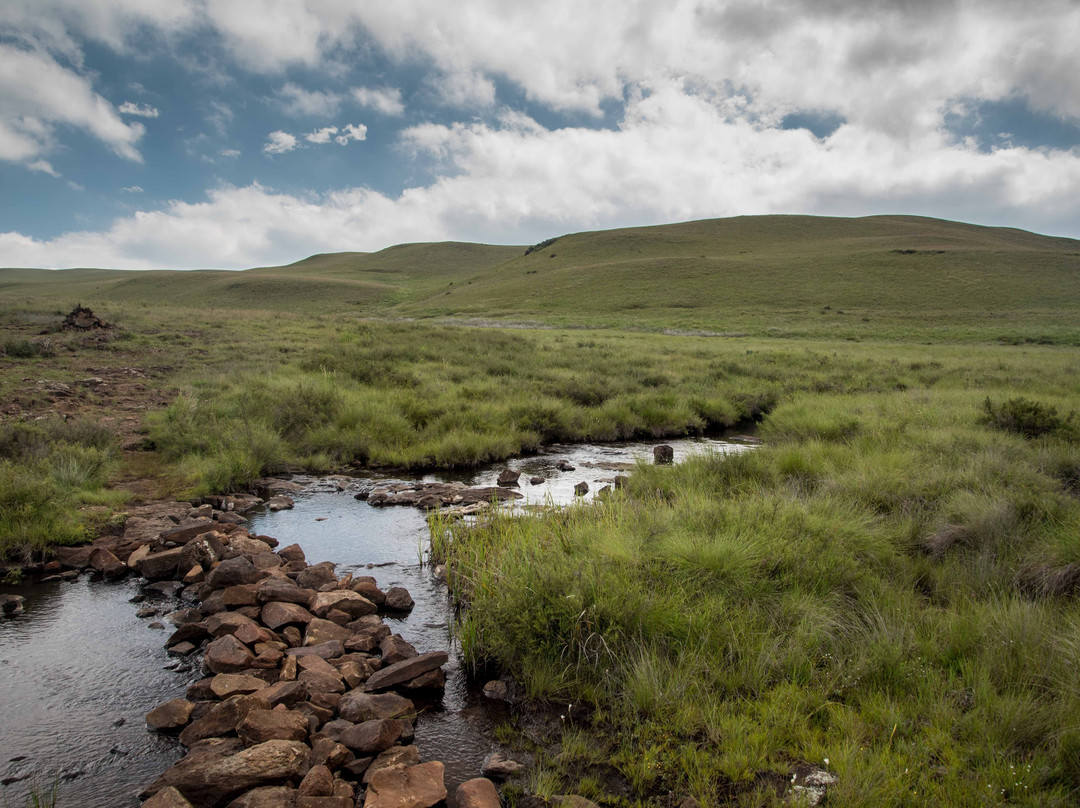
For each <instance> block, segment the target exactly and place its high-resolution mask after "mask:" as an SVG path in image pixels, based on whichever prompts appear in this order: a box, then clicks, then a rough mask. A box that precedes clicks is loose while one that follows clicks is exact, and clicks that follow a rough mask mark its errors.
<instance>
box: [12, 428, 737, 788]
mask: <svg viewBox="0 0 1080 808" xmlns="http://www.w3.org/2000/svg"><path fill="white" fill-rule="evenodd" d="M667 443H668V444H669V445H671V446H672V447H673V448H674V449H675V461H676V462H679V461H680V460H681V459H683V458H685V457H686V456H688V455H691V454H700V453H704V452H717V453H727V452H733V451H740V450H742V449H743V448H745V446H746V444H745V443H741V442H735V441H725V440H710V439H703V438H702V439H692V438H687V439H682V440H673V441H668V442H667ZM653 445H654V444H653V443H631V444H618V445H588V444H583V445H573V446H553V447H550V448H549V449H548V450H547V451H546V452H544V453H543V454H539V455H536V456H532V457H526V458H518V459H514V460H511V461H508V462H507V463H502V464H498V465H495V466H491V467H489V468H485V469H481V470H479V471H475V472H469V473H464V474H462V473H440V474H431V475H427V476H425V477H424V478H423V479H424V480H425V481H442V482H450V481H460V482H464V483H466V484H468V485H475V486H480V485H485V486H486V485H494V484H495V480H496V478H497V477H498V474H499V472H500V471H501V470H502V469H503V468H506V467H507V466H509V467H510V468H512V469H514V470H515V471H522V477H521V493H522V494H524V495H525V497H526V499H524V500H519V501H518V504H519V505H520V504H534V503H535V504H544V503H546V502H552V503H555V504H565V503H568V502H571V501H573V500H574V499H575V495H574V486H575V485H576V484H577V483H579V482H582V481H585V482H587V483H588V484H589V489H590V491H589V493H588V494H587V495H586V496H585V497H584V498H585V499H586V500H588V499H591V498H592V497H593V496H595V494H596V492H597V491H598V490H599V489H600V488H601V487H603V485H604V484H605V483H604V482H602V481H603V480H605V479H608V478H611V477H613V476H614V475H616V474H619V473H625V472H624V471H620V470H619V469H617V468H615V467H614V466H613V465H612V464H620V463H631V464H632V463H633V462H634V461H635V460H636V459H638V458H642V459H645V460H647V461H651V458H652V446H653ZM560 461H567V462H568V463H569V464H570V465H572V466H574V467H575V470H574V471H561V470H559V469H558V464H559V462H560ZM533 476H538V477H544V478H545V481H544V482H543V483H541V484H538V485H531V484H530V483H529V477H533ZM295 481H296V482H299V483H301V484H302V485H304V486H305V487H304V491H303V492H302V493H301V494H299V495H297V496H295V497H294V499H295V502H296V504H295V507H294V508H293V509H292V510H288V511H279V512H277V513H270V512H261V513H258V514H256V515H254V516H253V517H252V519H251V526H250V527H251V530H252V532H254V533H261V534H265V535H270V536H274V537H275V538H277V539H278V540H279V541H280V542H281V544H282V545H287V544H291V543H293V542H296V543H298V544H299V545H300V546H301V547H302V548H303V549H304V552H305V554H306V555H307V559H308V562H309V563H317V562H319V561H333V562H335V563H336V564H337V571H338V575H343V574H345V573H346V572H354V573H355V574H357V575H372V576H374V577H375V579H376V581H377V582H378V585H379V586H380V587H381V588H383V589H386V588H387V587H390V586H398V585H399V586H404V587H405V588H407V589H408V590H409V592H410V593H411V594H412V596H413V599H414V600H415V602H416V606H415V608H414V609H413V611H412V612H411V613H409V614H408V616H406V617H403V618H392V617H388V618H387V622H388V624H389V625H390V626H391V629H392V630H393V631H394V632H395V633H400V634H401V635H402V636H403V637H404V638H405V639H406V640H408V641H409V642H411V643H412V644H413V645H414V646H416V648H417V650H418V651H420V652H421V653H424V652H426V651H435V650H449V651H450V661H449V663H448V664H447V665H446V673H447V684H446V691H445V693H444V695H443V698H442V700H441V702H438V703H435V704H429V705H426V709H425V711H424V712H423V714H422V715H421V717H420V719H419V720H418V722H417V726H416V741H415V743H416V745H417V746H418V747H419V751H420V755H421V758H422V759H423V760H441V761H443V762H444V763H445V764H446V785H447V789H448V791H449V793H450V794H451V795H453V793H454V789H455V788H456V787H457V785H458V784H459V783H461V782H463V781H464V780H467V779H469V778H471V777H476V776H478V774H479V771H480V764H481V763H482V761H483V759H484V757H486V755H487V754H488V753H489V752H490V751H491V749H492V745H493V740H492V729H493V727H494V726H495V724H497V723H498V722H499V721H500V720H502V719H503V717H504V715H505V714H504V712H503V710H502V706H501V705H500V704H498V703H494V702H491V701H490V700H487V699H485V698H484V697H483V696H482V695H480V692H479V687H478V685H479V684H482V683H475V684H472V685H471V684H470V683H468V682H467V681H466V677H465V675H464V672H463V671H462V669H461V665H460V661H459V659H458V655H457V653H456V651H457V645H456V642H455V640H454V636H453V627H452V624H451V621H452V619H453V610H452V609H451V607H450V605H449V603H448V600H447V593H446V587H445V585H443V584H442V583H439V582H437V581H436V580H434V579H433V578H432V577H431V574H430V570H429V569H427V568H426V567H424V566H422V564H421V558H422V555H423V553H424V551H425V549H426V546H427V523H426V521H425V518H424V515H423V513H422V512H421V511H419V510H417V509H415V508H409V507H388V508H376V507H372V506H370V505H368V504H367V503H366V502H361V501H357V500H356V499H354V497H353V496H352V495H353V494H355V493H356V492H357V491H358V490H360V488H361V487H363V486H364V485H366V484H370V482H372V478H343V477H330V478H295ZM0 591H5V592H14V593H15V594H20V595H23V596H24V597H26V603H25V614H23V615H22V616H20V617H17V618H14V619H2V618H0V783H4V785H2V786H0V805H4V800H7V802H8V803H9V804H10V805H11V806H12V808H16V807H17V806H18V807H20V808H21V806H22V805H23V803H24V800H25V796H26V794H27V793H28V787H29V786H30V784H31V783H34V782H35V779H36V782H37V784H38V785H39V786H51V784H52V783H53V782H54V781H58V783H59V794H60V800H59V805H61V806H65V805H79V806H80V808H117V807H118V806H137V805H138V804H139V801H138V799H137V798H136V796H135V795H136V794H137V793H138V791H139V790H141V788H142V787H143V786H145V785H146V784H147V783H149V782H150V781H152V780H153V779H154V778H155V777H156V776H157V775H158V774H160V773H161V772H162V771H164V770H165V769H166V768H168V767H169V766H171V765H172V764H173V763H174V762H175V761H176V760H177V759H178V758H179V757H180V756H181V753H182V749H181V747H180V746H179V744H178V743H177V742H176V741H175V740H174V739H172V738H168V737H163V736H160V735H155V734H153V733H150V732H148V731H147V730H146V726H145V723H144V716H145V715H146V713H147V712H148V711H149V710H150V709H151V708H153V707H155V706H157V705H158V704H160V703H161V702H163V701H166V700H168V699H172V698H182V697H183V695H184V691H185V689H186V688H187V686H188V685H189V684H190V683H191V682H192V681H195V680H196V679H198V678H201V675H200V674H199V672H198V670H195V671H192V670H184V668H185V667H186V666H185V665H184V664H182V663H178V662H177V661H176V660H173V659H170V658H169V657H167V656H166V654H165V650H164V647H163V643H164V641H165V639H166V638H167V636H168V633H169V631H171V629H172V626H169V625H168V624H167V623H166V625H167V626H168V627H167V629H166V630H165V631H162V630H154V629H151V628H149V625H150V624H151V623H152V622H154V621H156V620H163V616H164V614H166V613H168V611H170V610H171V609H174V608H179V606H180V604H179V602H178V601H175V600H159V601H153V600H151V599H147V601H146V602H144V603H141V604H138V605H136V604H135V603H132V602H130V601H131V598H133V597H136V596H138V595H139V594H140V592H141V590H140V587H139V585H138V582H137V581H136V580H134V579H129V580H127V581H125V582H122V583H118V584H117V583H105V582H103V581H94V580H91V579H90V578H89V576H86V575H84V576H82V577H81V578H79V579H78V580H77V581H74V582H63V581H58V582H53V583H45V584H40V583H39V584H35V583H32V582H27V583H26V584H24V585H21V586H17V587H12V586H4V585H0ZM145 606H153V607H156V608H158V609H159V610H160V615H158V616H153V617H146V618H138V617H136V611H137V609H139V608H141V607H145ZM163 622H164V621H163ZM178 667H179V669H177V668H178Z"/></svg>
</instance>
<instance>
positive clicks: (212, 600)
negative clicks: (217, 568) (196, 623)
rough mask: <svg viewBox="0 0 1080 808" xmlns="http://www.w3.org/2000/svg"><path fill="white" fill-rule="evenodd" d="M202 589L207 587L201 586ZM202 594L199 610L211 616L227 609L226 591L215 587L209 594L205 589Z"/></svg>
mask: <svg viewBox="0 0 1080 808" xmlns="http://www.w3.org/2000/svg"><path fill="white" fill-rule="evenodd" d="M200 589H205V587H200ZM202 596H203V597H202V603H200V604H199V611H200V612H202V613H203V614H205V615H207V616H209V615H212V614H218V613H219V612H223V611H225V593H224V592H223V591H222V590H220V589H215V590H213V591H212V592H210V594H208V595H207V594H206V593H205V591H204V592H203V593H202Z"/></svg>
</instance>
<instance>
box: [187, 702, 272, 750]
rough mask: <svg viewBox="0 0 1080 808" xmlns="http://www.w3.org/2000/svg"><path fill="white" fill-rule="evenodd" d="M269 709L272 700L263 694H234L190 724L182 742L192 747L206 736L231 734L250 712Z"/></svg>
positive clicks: (216, 736)
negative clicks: (269, 700)
mask: <svg viewBox="0 0 1080 808" xmlns="http://www.w3.org/2000/svg"><path fill="white" fill-rule="evenodd" d="M269 710H270V702H268V701H267V700H266V699H264V698H262V697H261V696H258V695H255V696H232V697H231V698H228V699H226V700H225V701H223V702H221V703H220V704H214V705H213V706H212V707H211V708H210V709H209V710H208V711H207V712H206V714H205V715H203V716H202V717H200V718H198V719H196V720H195V721H192V722H191V723H190V724H188V725H187V727H186V728H185V729H184V731H183V732H181V733H180V743H182V744H183V745H184V746H188V747H191V746H194V745H195V744H196V743H198V742H199V741H202V740H205V739H206V738H219V737H221V736H223V735H229V734H230V733H232V732H234V731H235V730H236V727H237V725H238V724H239V723H240V722H241V721H242V720H243V719H244V717H245V716H247V715H248V714H249V713H251V712H258V711H261V712H269Z"/></svg>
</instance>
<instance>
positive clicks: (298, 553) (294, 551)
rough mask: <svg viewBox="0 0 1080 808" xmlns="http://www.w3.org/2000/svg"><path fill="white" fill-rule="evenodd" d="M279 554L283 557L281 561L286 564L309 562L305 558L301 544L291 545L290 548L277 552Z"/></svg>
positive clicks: (283, 548)
mask: <svg viewBox="0 0 1080 808" xmlns="http://www.w3.org/2000/svg"><path fill="white" fill-rule="evenodd" d="M277 554H278V555H279V556H281V560H282V561H284V562H285V563H286V564H287V563H288V562H290V561H300V562H306V561H307V558H306V557H305V556H304V550H303V548H302V547H300V545H299V544H290V545H289V546H288V547H282V548H281V549H280V550H278V551H277Z"/></svg>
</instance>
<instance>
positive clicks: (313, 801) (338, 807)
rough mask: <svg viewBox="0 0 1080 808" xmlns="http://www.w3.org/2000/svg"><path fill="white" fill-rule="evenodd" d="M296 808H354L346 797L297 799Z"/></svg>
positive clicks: (354, 803)
mask: <svg viewBox="0 0 1080 808" xmlns="http://www.w3.org/2000/svg"><path fill="white" fill-rule="evenodd" d="M296 808H356V802H355V800H351V799H349V798H348V797H297V799H296Z"/></svg>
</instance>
